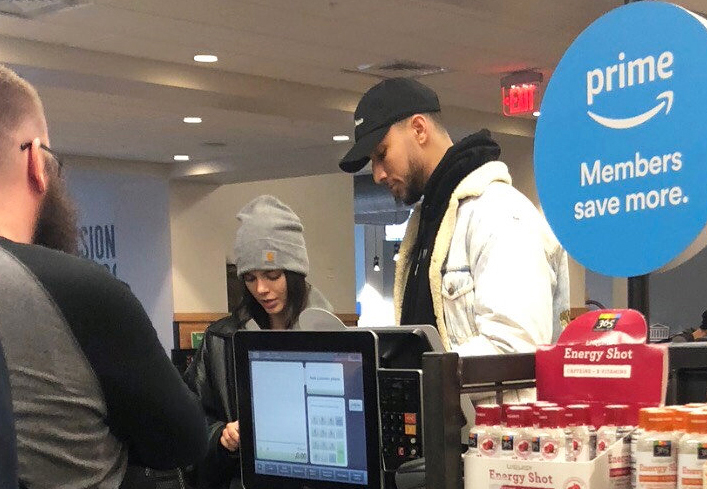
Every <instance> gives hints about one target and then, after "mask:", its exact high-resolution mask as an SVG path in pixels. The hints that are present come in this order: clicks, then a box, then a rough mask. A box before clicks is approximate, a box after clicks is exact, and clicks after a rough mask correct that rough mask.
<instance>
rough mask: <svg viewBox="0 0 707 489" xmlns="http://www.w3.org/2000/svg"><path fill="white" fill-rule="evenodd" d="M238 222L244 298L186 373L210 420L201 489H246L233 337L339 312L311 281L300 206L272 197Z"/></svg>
mask: <svg viewBox="0 0 707 489" xmlns="http://www.w3.org/2000/svg"><path fill="white" fill-rule="evenodd" d="M237 218H238V220H239V221H240V226H239V228H238V231H237V232H236V241H235V245H234V248H235V249H234V251H235V262H236V263H235V264H236V271H237V274H238V279H239V281H240V282H241V284H242V290H243V299H242V301H241V302H240V303H239V304H238V306H237V307H236V309H235V310H234V311H231V312H232V314H231V315H230V316H228V317H225V318H223V319H221V320H219V321H217V322H215V323H214V324H212V325H211V326H209V328H208V329H207V330H206V334H205V335H204V340H203V341H202V343H201V347H200V348H199V351H198V352H197V353H196V355H195V357H194V360H193V362H192V364H191V365H190V366H189V369H188V370H187V371H186V373H185V374H184V380H185V381H186V382H187V385H189V387H190V388H191V390H192V391H194V392H195V393H196V394H197V395H198V396H199V398H200V399H201V403H202V406H203V407H204V411H205V412H206V416H207V418H208V419H209V433H208V434H209V450H208V453H207V456H206V458H205V460H204V461H203V462H202V463H201V464H200V465H199V466H198V467H197V474H196V475H197V486H198V487H199V488H228V487H240V486H239V485H238V484H239V480H238V470H237V469H238V456H239V455H238V454H239V452H238V448H239V446H240V433H239V426H238V421H237V419H236V418H237V415H236V412H235V406H234V399H233V396H232V395H229V392H228V387H227V386H228V384H227V381H226V375H227V373H226V372H228V371H229V369H228V366H227V365H224V362H225V361H226V360H225V358H226V355H225V351H226V350H225V338H227V337H229V336H230V335H232V334H233V332H234V331H235V330H237V329H297V328H299V322H298V320H299V315H300V313H301V312H302V311H303V310H304V309H306V308H308V307H318V308H322V309H326V310H328V311H331V310H332V308H331V305H330V304H329V302H328V301H327V300H326V299H325V298H324V296H323V295H322V294H321V292H319V291H318V290H317V289H316V288H314V287H312V286H311V285H310V284H309V283H307V281H306V280H305V277H306V276H307V273H308V272H309V259H308V258H307V249H306V247H305V243H304V235H303V234H302V231H303V228H302V223H301V221H300V219H299V217H297V214H295V213H294V212H293V211H292V209H290V208H289V207H288V206H287V205H285V204H283V203H282V202H281V201H280V200H278V199H277V198H275V197H273V196H271V195H261V196H260V197H258V198H256V199H254V200H252V201H251V202H249V203H248V204H246V205H245V206H244V207H243V208H242V209H241V211H240V212H239V213H238V216H237ZM229 375H230V374H229Z"/></svg>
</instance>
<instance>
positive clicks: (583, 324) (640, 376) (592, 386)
mask: <svg viewBox="0 0 707 489" xmlns="http://www.w3.org/2000/svg"><path fill="white" fill-rule="evenodd" d="M647 329H648V328H647V326H646V320H645V318H644V317H643V315H641V313H639V312H638V311H634V310H631V309H609V310H600V311H591V312H588V313H585V314H582V315H581V316H579V317H578V318H577V319H575V320H574V321H572V322H571V323H570V324H568V325H567V327H566V328H565V330H564V331H563V332H562V334H561V335H560V337H559V339H558V340H557V344H555V345H544V346H539V347H538V350H537V353H536V364H535V372H536V380H537V393H538V399H541V400H544V401H552V402H556V403H558V404H561V405H566V404H576V403H585V404H589V405H590V406H591V407H592V422H593V424H594V425H595V426H601V425H603V424H604V423H603V419H602V416H603V407H604V406H605V405H607V404H627V405H629V406H630V407H631V418H632V419H631V420H629V422H631V424H633V425H636V424H637V422H638V410H639V409H640V408H642V407H650V406H659V405H662V404H663V403H664V402H665V391H666V385H667V379H668V355H667V347H666V346H664V345H651V344H646V337H647Z"/></svg>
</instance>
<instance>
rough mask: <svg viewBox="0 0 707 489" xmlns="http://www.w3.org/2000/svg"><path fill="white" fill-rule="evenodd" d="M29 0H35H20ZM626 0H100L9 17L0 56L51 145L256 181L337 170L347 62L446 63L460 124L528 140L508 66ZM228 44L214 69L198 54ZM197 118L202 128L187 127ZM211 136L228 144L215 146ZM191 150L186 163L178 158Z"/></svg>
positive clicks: (451, 111) (542, 65)
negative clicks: (506, 85) (30, 86)
mask: <svg viewBox="0 0 707 489" xmlns="http://www.w3.org/2000/svg"><path fill="white" fill-rule="evenodd" d="M23 1H25V2H27V1H29V0H23ZM680 3H681V4H682V5H684V6H686V7H689V8H693V9H695V10H700V11H704V10H707V0H688V1H683V2H680ZM621 4H623V2H622V1H620V0H591V1H589V0H249V1H236V0H198V1H195V0H94V1H92V2H90V3H88V4H86V5H83V6H80V7H76V8H71V9H68V10H64V11H61V12H57V13H53V14H48V15H45V16H42V17H40V18H38V19H35V20H25V19H20V18H15V17H10V16H0V62H3V63H7V64H9V65H10V66H12V67H13V68H15V69H16V70H17V71H18V72H19V73H20V74H22V75H23V76H25V77H26V78H28V79H29V80H30V81H31V82H32V83H34V84H35V85H36V86H37V88H38V90H39V92H40V95H41V96H42V99H43V101H44V104H45V109H46V112H47V117H48V120H49V124H50V136H51V138H52V145H53V146H54V147H55V148H56V149H58V150H59V151H60V152H63V153H65V154H69V155H90V156H100V157H106V158H112V159H125V160H140V161H146V162H161V163H163V164H164V165H165V166H166V167H167V168H169V171H170V172H171V175H172V176H173V177H175V178H179V177H181V178H191V179H195V180H200V181H209V182H218V183H225V182H235V181H250V180H260V179H266V178H278V177H285V176H298V175H311V174H321V173H331V172H336V171H338V167H337V162H338V160H339V158H340V157H341V156H342V155H343V154H344V153H345V152H346V150H347V149H348V147H350V143H334V142H333V141H332V140H331V136H332V135H334V134H349V135H351V136H353V127H352V126H353V124H352V119H353V117H352V112H353V110H354V108H355V106H356V103H357V102H358V99H359V97H360V95H361V94H362V93H363V92H364V91H365V90H366V89H367V88H369V87H370V86H372V85H373V84H374V83H376V81H377V79H375V78H373V77H370V76H367V75H361V74H355V73H348V72H344V71H343V70H346V69H355V68H356V67H357V66H359V65H364V64H370V63H381V62H389V61H393V60H408V61H415V62H419V63H429V64H433V65H440V66H443V67H445V68H447V69H448V70H449V72H448V73H444V74H441V75H432V76H429V77H425V78H424V79H423V81H424V82H425V83H427V84H429V85H430V86H432V87H433V88H434V89H435V90H437V92H438V93H439V96H440V100H441V102H442V106H443V114H445V119H446V120H447V123H448V124H449V125H450V126H452V132H453V133H454V134H462V133H464V132H468V131H473V130H476V129H478V128H479V127H488V128H490V129H491V130H492V131H495V132H499V133H507V134H514V135H521V136H532V134H533V130H534V121H533V120H531V119H523V118H506V117H504V116H503V115H502V114H501V110H500V102H499V99H500V96H499V91H500V89H499V87H500V85H499V77H500V76H501V75H502V74H504V73H507V72H510V71H515V70H520V69H526V68H536V69H539V70H541V71H542V72H543V73H544V74H545V76H546V78H547V77H549V75H550V74H551V72H552V70H553V68H554V66H555V65H556V64H557V62H558V61H559V59H560V57H561V56H562V53H563V52H564V51H565V49H566V48H567V47H568V46H569V44H570V43H571V42H572V40H573V39H574V38H575V37H576V36H577V35H578V34H579V33H580V32H581V31H582V30H583V29H584V28H585V27H586V26H588V25H589V24H590V23H591V22H592V21H593V20H595V19H596V18H598V17H599V16H601V15H602V14H603V13H605V12H607V11H609V10H611V9H612V8H615V7H617V6H620V5H621ZM201 52H205V53H213V54H216V55H218V57H219V62H218V63H216V64H213V65H203V64H199V63H195V62H194V61H193V60H192V58H193V56H194V54H197V53H201ZM191 115H193V116H200V117H202V118H203V120H204V122H203V123H202V124H200V125H188V124H184V123H183V122H182V117H184V116H191ZM206 142H218V143H224V144H225V146H222V147H213V146H205V145H204V143H206ZM174 154H189V155H190V156H191V158H192V161H191V162H190V163H186V164H184V163H174V162H173V161H172V155H174Z"/></svg>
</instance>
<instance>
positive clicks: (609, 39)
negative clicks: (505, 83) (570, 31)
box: [535, 2, 707, 277]
mask: <svg viewBox="0 0 707 489" xmlns="http://www.w3.org/2000/svg"><path fill="white" fill-rule="evenodd" d="M705 22H706V21H705V20H704V19H702V18H700V17H697V16H696V15H693V14H692V13H690V12H688V11H687V10H685V9H683V8H681V7H678V6H675V5H671V4H667V3H661V2H637V3H631V4H628V5H625V6H623V7H620V8H617V9H615V10H613V11H611V12H609V13H607V14H606V15H604V16H603V17H601V18H599V19H598V20H597V21H595V22H594V23H593V24H592V25H590V26H589V27H588V28H587V29H586V30H585V31H584V32H582V34H580V36H579V37H578V38H577V39H576V40H575V41H574V42H573V43H572V45H571V46H570V48H569V49H568V50H567V52H566V53H565V54H564V56H563V57H562V59H561V60H560V63H559V64H558V66H557V68H556V70H555V72H554V74H553V75H552V78H551V79H550V82H549V84H548V87H547V90H546V92H545V95H544V98H543V102H542V105H541V108H540V117H539V118H538V124H537V128H536V134H535V180H536V183H537V187H538V194H539V196H540V202H541V204H542V207H543V211H544V212H545V215H546V217H547V220H548V222H549V223H550V226H551V227H552V229H553V231H554V232H555V234H556V235H557V238H558V239H559V240H560V242H561V243H562V245H563V246H564V247H565V248H566V249H567V252H568V253H569V254H570V255H571V256H572V257H573V258H575V259H576V260H577V261H578V262H580V263H581V264H582V265H584V266H585V267H587V268H589V269H591V270H594V271H596V272H599V273H603V274H605V275H612V276H623V277H629V276H635V275H642V274H645V273H649V272H651V271H653V270H656V269H658V268H660V267H662V266H663V265H665V264H667V263H668V262H670V261H671V260H673V259H674V258H676V257H678V256H679V255H680V254H681V253H682V252H683V251H684V250H685V249H686V248H687V247H688V246H689V245H690V244H691V243H692V242H693V241H694V240H695V238H696V237H697V236H698V235H699V233H700V231H702V229H703V228H704V227H705V223H706V222H707V120H706V119H707V97H706V96H705V95H704V92H703V90H705V88H706V87H707V25H706V24H705Z"/></svg>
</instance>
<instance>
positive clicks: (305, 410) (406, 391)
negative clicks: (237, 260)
mask: <svg viewBox="0 0 707 489" xmlns="http://www.w3.org/2000/svg"><path fill="white" fill-rule="evenodd" d="M303 314H304V313H303ZM314 319H315V320H314V321H313V322H311V323H310V324H311V325H312V326H311V328H312V329H315V330H317V331H319V332H318V333H312V332H311V331H310V332H306V331H305V332H292V331H289V332H272V331H263V332H249V333H247V335H248V339H247V341H243V340H244V338H245V336H243V337H239V335H240V332H239V333H236V336H235V338H234V345H235V346H234V349H235V365H236V374H237V386H238V389H239V390H238V406H239V411H240V415H241V416H240V418H241V419H242V420H243V421H242V422H241V429H242V432H243V433H242V437H243V451H244V453H248V452H250V453H251V454H252V457H250V458H248V457H243V458H242V461H243V474H244V483H245V484H246V485H245V487H246V489H264V488H266V487H267V488H288V489H290V488H292V489H295V488H296V489H302V488H313V489H317V488H322V489H324V488H327V489H358V488H362V487H376V488H377V487H383V488H385V489H395V488H396V487H397V489H413V488H414V489H418V488H419V489H422V488H434V489H460V488H461V487H462V475H463V470H462V465H461V457H460V455H461V453H462V446H461V445H460V432H462V433H463V432H466V433H468V428H467V427H464V421H465V420H464V416H463V415H462V411H463V406H462V400H464V399H467V396H464V394H475V393H481V392H485V393H489V392H495V393H496V395H497V398H498V400H499V401H500V400H501V397H502V393H503V391H505V390H511V389H522V388H529V387H534V386H535V354H533V353H528V354H508V355H492V356H478V357H462V358H460V357H459V356H458V355H457V354H456V353H453V352H444V351H443V348H441V342H440V341H439V337H438V336H436V330H435V329H434V328H432V327H429V326H421V327H416V326H412V327H394V328H370V329H368V328H355V329H353V328H343V327H341V328H340V327H338V325H336V324H334V325H333V326H332V325H331V324H329V326H325V324H322V322H321V321H324V323H327V321H328V319H327V318H326V317H325V316H321V317H319V318H318V319H317V318H314ZM320 320H321V321H320ZM337 321H338V320H337ZM332 330H333V331H332ZM321 331H329V332H328V333H325V334H322V333H321ZM276 336H277V337H276ZM354 338H358V339H356V340H354ZM263 339H264V340H263ZM295 340H296V341H295ZM278 345H279V346H278ZM361 345H364V346H365V348H363V349H361V348H359V347H360V346H361ZM277 350H280V351H277ZM339 350H341V351H339ZM293 351H294V352H296V353H295V355H296V358H295V357H292V358H289V357H288V358H285V357H283V356H282V355H283V354H285V356H287V355H292V354H293V353H292V352H293ZM288 352H289V353H288ZM297 352H299V353H297ZM254 354H255V356H254ZM297 355H300V356H297ZM342 359H344V360H342ZM253 361H257V362H260V363H259V364H258V369H259V370H257V371H259V372H268V371H270V372H271V375H269V376H268V375H265V376H261V377H259V380H258V379H256V377H255V375H253V376H251V373H253V372H256V370H254V367H253V364H252V362H253ZM263 361H277V362H280V364H279V365H276V364H272V365H268V364H263ZM359 361H360V362H361V365H362V368H359V369H357V368H356V366H355V365H354V364H355V362H359ZM249 362H251V363H249ZM347 362H349V363H347ZM351 362H354V363H351ZM295 364H296V365H295ZM300 364H301V366H300ZM334 364H336V365H339V364H343V365H344V368H343V370H337V369H338V368H339V367H335V366H333V365H334ZM292 365H295V367H296V368H295V370H297V369H300V370H302V372H304V379H305V380H304V384H303V385H302V386H296V387H295V388H294V390H292V389H290V388H289V387H291V385H292V384H296V382H285V383H281V384H280V387H277V388H275V387H273V385H272V381H271V380H268V379H273V378H275V377H276V376H278V375H279V374H278V372H284V371H285V370H283V368H286V369H290V368H291V367H292ZM267 368H270V370H267ZM290 370H291V369H290ZM372 370H374V371H375V373H374V374H372ZM337 372H338V373H337ZM322 375H324V377H326V378H324V377H322ZM356 376H359V377H360V378H359V377H356ZM292 378H293V379H295V380H296V379H301V378H302V374H300V373H296V374H295V375H294V376H293V377H292ZM337 379H339V380H337ZM343 379H345V382H344V380H343ZM356 379H358V380H356ZM669 379H670V380H669V384H668V396H667V403H668V404H674V403H687V402H692V401H702V402H704V401H705V398H706V397H707V344H690V345H685V344H681V345H671V346H670V347H669ZM263 385H265V386H266V387H267V388H266V389H265V390H267V389H268V388H269V389H270V392H269V393H265V394H263V392H265V391H263V392H261V393H260V394H258V390H259V389H261V388H262V386H263ZM344 385H346V388H344ZM351 386H355V387H351ZM273 389H275V390H273ZM277 389H279V390H277ZM350 389H353V390H350ZM286 391H289V392H293V393H294V396H295V397H296V398H297V399H300V400H301V402H300V401H297V403H296V404H297V405H298V406H300V408H299V409H300V411H301V412H300V411H296V410H295V412H300V418H301V419H299V421H298V420H297V419H298V418H297V416H295V415H293V414H291V411H290V409H291V408H289V407H287V408H286V409H285V408H283V406H285V404H286V403H287V402H288V401H287V400H286V399H285V397H286V394H287V392H286ZM263 395H264V396H265V397H262V396H263ZM258 396H260V397H258ZM268 396H270V398H271V399H277V400H278V401H277V403H274V402H271V403H270V404H268V403H265V404H264V403H263V402H262V400H263V399H268ZM258 399H260V401H258ZM258 402H260V404H259V405H258ZM275 404H277V410H279V411H278V412H279V413H288V414H287V416H282V415H279V417H278V415H274V416H270V417H268V416H262V415H261V414H262V413H263V412H265V411H262V410H263V409H266V410H267V409H269V408H268V405H275ZM246 413H250V414H248V415H245V414H246ZM259 413H260V414H259ZM364 413H365V415H364V416H361V415H362V414H364ZM371 413H374V415H373V416H371ZM259 417H260V421H262V422H263V423H265V424H262V423H261V424H260V425H258V423H259V420H258V418H259ZM248 418H249V420H248ZM263 420H264V421H263ZM268 420H269V421H268ZM268 422H273V423H275V426H270V427H268V426H267V423H268ZM283 422H284V424H282V423H283ZM329 422H331V423H330V424H331V426H330V424H328V423H329ZM291 424H294V425H295V426H299V427H300V428H299V432H297V430H295V431H294V432H295V433H299V436H300V438H299V439H300V440H301V446H298V447H296V448H297V449H295V450H294V451H293V450H290V449H291V448H292V445H291V443H290V441H291V439H290V438H291V433H290V434H287V436H284V438H283V439H282V440H280V442H282V443H283V445H282V446H284V447H286V448H287V449H286V450H285V449H282V450H279V451H278V446H280V445H278V444H277V443H280V442H278V441H277V440H275V443H274V444H273V443H270V442H273V439H271V438H270V439H268V440H266V441H268V442H269V443H270V445H267V444H266V445H267V449H268V450H270V452H267V453H266V452H263V446H264V445H262V443H259V441H258V440H265V439H266V438H268V436H271V435H274V434H275V435H276V434H277V433H279V432H280V431H281V430H282V427H287V429H288V430H290V428H291V426H290V425H291ZM258 426H260V433H258V428H257V427H258ZM337 429H338V431H337ZM263 430H265V431H263ZM290 431H291V430H290ZM263 437H265V438H263ZM312 440H314V441H312ZM315 442H316V443H315ZM364 447H365V450H364V452H365V454H364V455H362V453H364V452H361V450H362V449H363V448H364ZM401 448H402V450H401ZM288 450H289V451H288ZM357 451H358V452H357ZM285 452H287V453H290V452H291V453H290V454H294V455H292V457H291V460H289V459H287V457H288V456H289V455H284V454H285ZM357 453H358V454H357ZM423 457H424V458H423ZM277 460H280V461H281V462H278V463H275V462H274V461H277ZM283 460H284V461H283ZM396 473H397V482H396ZM376 474H377V475H376ZM396 484H397V485H396ZM479 489H485V488H479Z"/></svg>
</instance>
